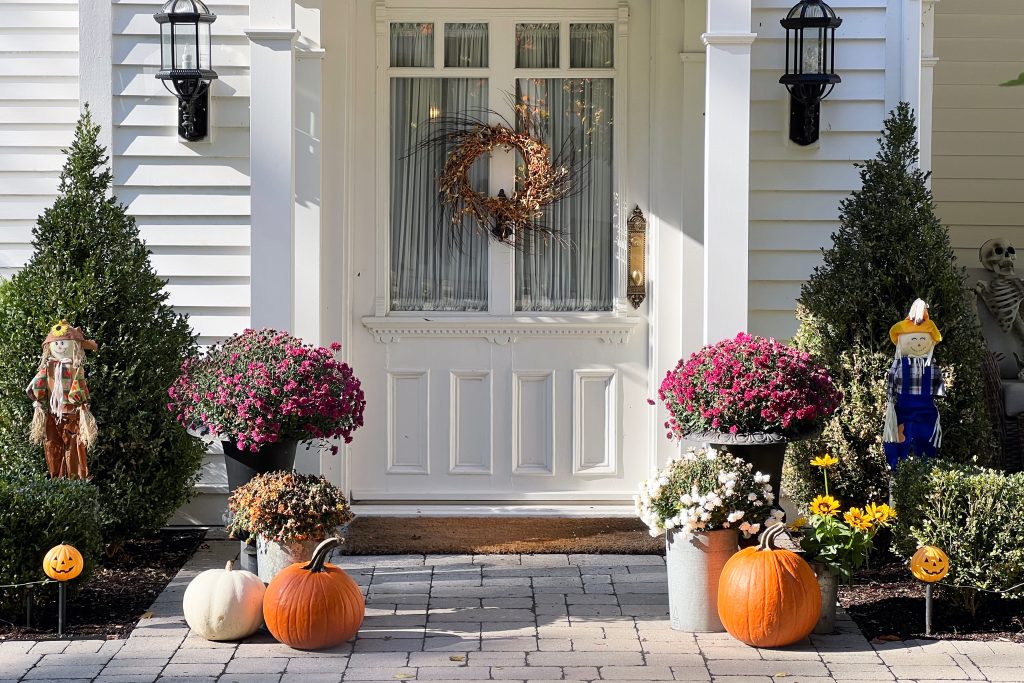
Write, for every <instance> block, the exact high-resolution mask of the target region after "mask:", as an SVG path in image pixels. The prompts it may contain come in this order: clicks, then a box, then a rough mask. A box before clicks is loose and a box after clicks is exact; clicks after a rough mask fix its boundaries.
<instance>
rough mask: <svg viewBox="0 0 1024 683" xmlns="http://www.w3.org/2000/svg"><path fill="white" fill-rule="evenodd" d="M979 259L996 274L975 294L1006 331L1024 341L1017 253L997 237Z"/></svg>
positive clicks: (1023, 287) (1023, 298) (1023, 297)
mask: <svg viewBox="0 0 1024 683" xmlns="http://www.w3.org/2000/svg"><path fill="white" fill-rule="evenodd" d="M978 257H979V259H980V260H981V264H982V265H983V266H985V269H986V270H989V271H991V272H992V273H993V277H992V279H991V280H989V281H988V282H979V283H978V284H976V285H975V286H974V292H975V293H976V294H977V295H978V296H979V297H980V298H981V300H982V301H984V302H985V306H986V308H988V310H989V312H990V313H991V314H992V317H993V318H995V319H996V322H997V323H999V327H1000V329H1002V331H1003V332H1007V333H1009V332H1012V333H1013V335H1014V336H1015V337H1017V338H1018V339H1019V340H1020V341H1022V342H1024V320H1022V319H1021V315H1020V305H1021V304H1022V303H1024V280H1022V279H1021V278H1019V277H1017V275H1016V274H1015V273H1014V271H1013V262H1014V260H1015V259H1016V258H1017V250H1016V249H1014V248H1013V245H1012V244H1010V243H1009V242H1008V241H1007V240H1006V239H1004V238H1002V237H997V238H996V239H991V240H989V241H988V242H985V244H983V245H981V249H980V250H979V251H978Z"/></svg>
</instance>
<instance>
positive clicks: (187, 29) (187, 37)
mask: <svg viewBox="0 0 1024 683" xmlns="http://www.w3.org/2000/svg"><path fill="white" fill-rule="evenodd" d="M172 30H173V31H174V68H176V69H198V68H199V64H198V63H197V62H196V58H197V53H196V37H197V29H196V25H195V24H174V25H173V29H172Z"/></svg>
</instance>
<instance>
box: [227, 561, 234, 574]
mask: <svg viewBox="0 0 1024 683" xmlns="http://www.w3.org/2000/svg"><path fill="white" fill-rule="evenodd" d="M234 568H235V561H234V560H228V563H227V564H226V565H224V571H226V572H229V571H231V570H232V569H234Z"/></svg>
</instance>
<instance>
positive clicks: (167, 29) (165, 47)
mask: <svg viewBox="0 0 1024 683" xmlns="http://www.w3.org/2000/svg"><path fill="white" fill-rule="evenodd" d="M160 68H161V69H163V70H165V71H166V70H168V69H173V68H174V61H173V59H172V58H171V24H170V23H167V24H160Z"/></svg>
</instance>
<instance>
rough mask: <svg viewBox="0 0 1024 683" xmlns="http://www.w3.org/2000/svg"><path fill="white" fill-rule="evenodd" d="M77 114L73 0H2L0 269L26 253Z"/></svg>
mask: <svg viewBox="0 0 1024 683" xmlns="http://www.w3.org/2000/svg"><path fill="white" fill-rule="evenodd" d="M77 116H78V3H77V2H74V1H73V0H72V1H68V0H59V1H58V0H33V1H31V2H27V1H25V0H21V1H18V2H10V1H9V0H0V159H2V160H3V162H2V163H0V277H8V276H10V275H12V274H13V273H15V272H17V270H18V269H19V268H20V267H21V266H22V265H24V263H25V261H27V260H28V258H29V257H30V256H31V255H32V248H31V246H30V245H31V241H32V226H33V225H34V224H35V220H36V217H37V216H38V215H39V214H40V213H42V211H43V209H45V208H46V207H47V206H49V205H50V204H51V203H53V200H54V197H55V195H56V192H57V182H58V177H59V175H60V169H61V166H63V163H64V156H63V155H62V154H61V148H63V147H64V146H65V145H67V144H69V143H70V142H71V138H72V133H73V131H74V123H75V119H76V118H77Z"/></svg>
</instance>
